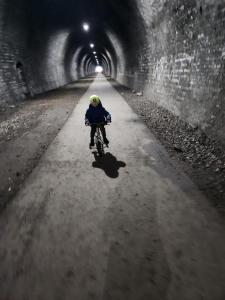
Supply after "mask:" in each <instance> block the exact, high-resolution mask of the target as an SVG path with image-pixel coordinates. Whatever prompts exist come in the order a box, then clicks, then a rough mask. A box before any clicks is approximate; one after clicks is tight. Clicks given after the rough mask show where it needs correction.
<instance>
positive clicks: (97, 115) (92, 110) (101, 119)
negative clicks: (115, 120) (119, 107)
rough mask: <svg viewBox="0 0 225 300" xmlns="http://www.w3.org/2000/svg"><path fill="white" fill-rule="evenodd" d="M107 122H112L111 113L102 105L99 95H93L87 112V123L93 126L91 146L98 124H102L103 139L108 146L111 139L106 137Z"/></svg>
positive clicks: (91, 145)
mask: <svg viewBox="0 0 225 300" xmlns="http://www.w3.org/2000/svg"><path fill="white" fill-rule="evenodd" d="M107 123H111V115H110V113H109V112H108V111H107V110H105V108H104V107H103V106H102V103H101V101H100V98H99V96H97V95H93V96H91V97H90V106H89V108H88V110H87V112H86V114H85V125H86V126H91V134H90V135H91V141H90V145H89V147H90V148H91V147H93V146H94V136H95V133H96V130H97V124H101V125H100V130H101V133H102V137H103V141H104V143H105V144H106V145H107V146H108V144H109V141H108V139H107V137H106V131H105V126H104V125H106V124H107Z"/></svg>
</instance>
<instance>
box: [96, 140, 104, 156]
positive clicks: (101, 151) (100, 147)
mask: <svg viewBox="0 0 225 300" xmlns="http://www.w3.org/2000/svg"><path fill="white" fill-rule="evenodd" d="M96 146H97V151H98V155H99V156H101V157H102V156H103V155H104V146H103V144H102V143H101V142H100V141H98V142H97V145H96Z"/></svg>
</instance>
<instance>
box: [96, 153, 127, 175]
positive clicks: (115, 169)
mask: <svg viewBox="0 0 225 300" xmlns="http://www.w3.org/2000/svg"><path fill="white" fill-rule="evenodd" d="M93 154H94V157H95V161H94V162H93V163H92V166H93V168H98V169H102V170H103V171H104V172H105V174H106V175H107V176H108V177H111V178H117V177H118V176H119V169H120V168H125V166H126V164H125V163H124V162H123V161H118V160H117V158H116V157H115V156H113V155H112V154H111V153H109V152H107V153H106V154H104V155H103V156H102V157H100V156H98V154H97V152H93Z"/></svg>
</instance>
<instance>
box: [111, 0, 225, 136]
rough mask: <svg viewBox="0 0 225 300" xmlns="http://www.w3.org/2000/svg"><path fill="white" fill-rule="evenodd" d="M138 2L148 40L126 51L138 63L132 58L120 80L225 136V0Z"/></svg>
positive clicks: (185, 116)
mask: <svg viewBox="0 0 225 300" xmlns="http://www.w3.org/2000/svg"><path fill="white" fill-rule="evenodd" d="M137 5H138V14H139V17H140V18H142V20H143V22H144V27H145V29H144V31H145V32H144V34H145V37H144V39H143V40H144V42H142V45H141V49H137V47H136V46H135V47H136V50H135V51H136V52H134V48H132V49H127V48H126V49H125V50H124V52H125V53H126V57H134V56H136V57H137V58H138V63H137V62H136V64H135V66H134V65H133V64H132V63H131V62H126V65H125V70H124V72H123V73H122V74H118V81H120V82H122V83H124V84H125V85H127V86H129V87H131V88H132V89H135V90H142V91H143V92H144V94H145V95H146V96H148V97H149V99H150V100H151V101H155V102H157V103H158V104H159V105H161V106H163V107H165V108H167V109H168V110H170V111H172V112H173V113H175V114H176V115H179V116H180V117H181V119H183V120H185V121H187V122H188V123H191V124H193V125H194V126H199V127H201V128H202V129H203V130H205V131H206V133H208V134H209V135H211V136H212V137H218V138H220V139H221V140H224V137H225V131H224V130H223V128H224V125H225V118H224V109H225V105H224V100H223V98H224V76H225V72H224V71H225V70H224V68H225V35H224V30H225V29H224V28H225V27H224V25H225V3H224V1H219V0H217V1H207V0H204V1H195V0H189V1H186V0H185V1H184V0H178V1H177V0H176V1H175V0H170V1H158V0H157V1H156V0H155V1H153V0H141V1H137ZM130 30H131V31H133V30H134V28H133V26H132V24H131V29H130ZM140 30H142V32H143V29H141V27H139V31H140ZM142 32H140V35H141V34H142ZM136 35H137V33H134V40H133V42H134V44H136V43H137V41H136V40H137V38H136ZM116 47H118V46H116ZM119 51H120V50H119V47H118V51H117V52H118V53H119ZM122 77H123V78H122ZM121 78H122V80H121Z"/></svg>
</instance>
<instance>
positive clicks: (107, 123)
mask: <svg viewBox="0 0 225 300" xmlns="http://www.w3.org/2000/svg"><path fill="white" fill-rule="evenodd" d="M109 123H110V122H105V123H91V124H87V125H86V126H91V125H97V126H100V125H109Z"/></svg>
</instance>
